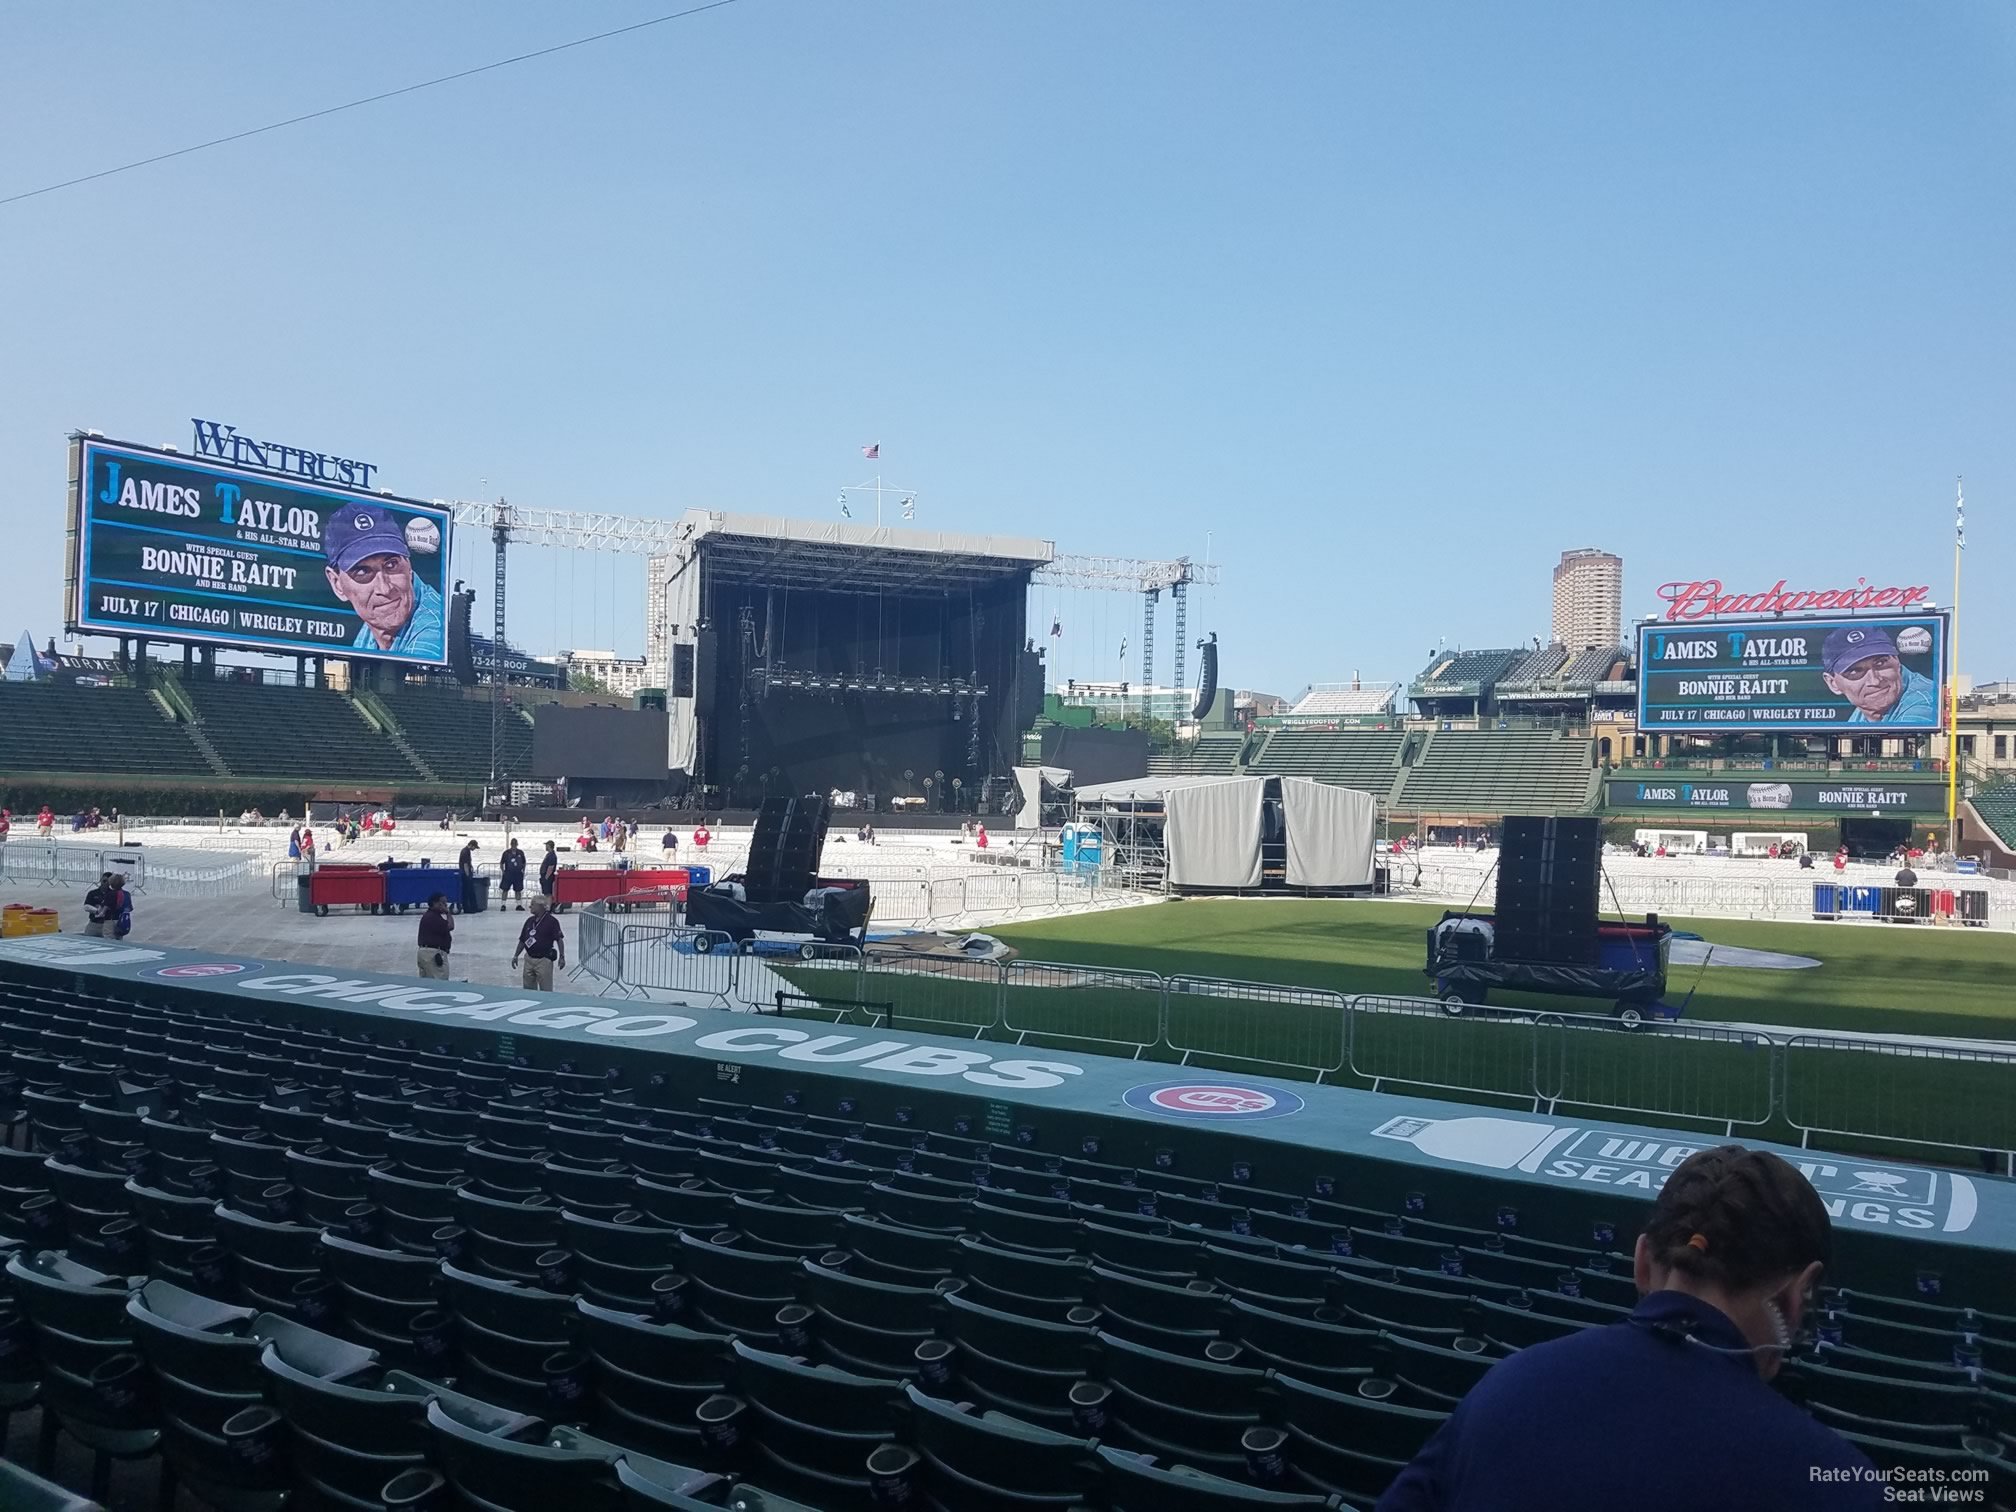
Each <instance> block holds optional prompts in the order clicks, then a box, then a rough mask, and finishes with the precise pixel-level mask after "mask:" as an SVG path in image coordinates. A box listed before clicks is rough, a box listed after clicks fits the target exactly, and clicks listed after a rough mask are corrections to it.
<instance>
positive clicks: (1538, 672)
mask: <svg viewBox="0 0 2016 1512" xmlns="http://www.w3.org/2000/svg"><path fill="white" fill-rule="evenodd" d="M1567 661H1568V648H1567V647H1566V646H1541V647H1540V648H1539V649H1537V650H1535V651H1533V652H1532V653H1530V654H1529V655H1528V656H1526V657H1525V658H1524V659H1523V660H1522V661H1520V662H1519V664H1518V665H1517V666H1515V667H1513V669H1512V670H1511V671H1510V672H1507V673H1506V674H1505V675H1504V676H1503V677H1501V678H1499V679H1498V686H1499V687H1501V688H1517V687H1523V686H1524V685H1525V684H1527V683H1534V682H1539V681H1541V680H1542V679H1544V678H1549V677H1552V676H1554V674H1555V673H1557V672H1559V671H1560V670H1561V668H1562V667H1563V666H1564V665H1565V664H1566V663H1567Z"/></svg>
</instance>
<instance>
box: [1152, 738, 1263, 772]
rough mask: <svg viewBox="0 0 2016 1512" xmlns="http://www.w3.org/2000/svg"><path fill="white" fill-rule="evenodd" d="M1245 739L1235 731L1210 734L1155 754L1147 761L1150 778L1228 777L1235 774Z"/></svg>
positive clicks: (1244, 745)
mask: <svg viewBox="0 0 2016 1512" xmlns="http://www.w3.org/2000/svg"><path fill="white" fill-rule="evenodd" d="M1245 748H1246V737H1245V735H1244V734H1243V733H1241V732H1239V731H1226V730H1210V731H1206V732H1205V733H1204V734H1201V735H1199V736H1198V737H1197V739H1196V740H1194V741H1193V742H1191V743H1190V744H1188V745H1181V746H1178V747H1176V748H1175V749H1174V750H1172V751H1155V752H1152V753H1151V754H1150V755H1149V757H1148V774H1149V775H1150V776H1151V777H1198V776H1208V777H1230V776H1233V775H1234V774H1236V773H1237V772H1238V770H1239V753H1240V752H1241V751H1242V750H1244V749H1245Z"/></svg>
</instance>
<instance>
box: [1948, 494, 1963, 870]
mask: <svg viewBox="0 0 2016 1512" xmlns="http://www.w3.org/2000/svg"><path fill="white" fill-rule="evenodd" d="M1966 549H1967V493H1966V489H1965V486H1964V484H1963V482H1962V480H1960V479H1957V478H1956V479H1954V482H1953V624H1952V627H1951V628H1950V630H1949V631H1948V633H1947V638H1946V658H1947V659H1946V848H1947V850H1948V851H1950V852H1952V853H1953V854H1955V855H1958V854H1959V852H1960V838H1959V833H1958V830H1957V828H1956V820H1957V818H1958V814H1959V798H1960V556H1961V553H1962V552H1964V551H1965V550H1966Z"/></svg>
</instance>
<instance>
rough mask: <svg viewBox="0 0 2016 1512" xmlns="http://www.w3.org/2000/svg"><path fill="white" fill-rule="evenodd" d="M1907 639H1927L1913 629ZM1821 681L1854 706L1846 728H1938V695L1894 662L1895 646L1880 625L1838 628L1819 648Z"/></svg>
mask: <svg viewBox="0 0 2016 1512" xmlns="http://www.w3.org/2000/svg"><path fill="white" fill-rule="evenodd" d="M1904 634H1905V636H1906V637H1907V638H1911V637H1924V638H1925V639H1926V640H1927V643H1928V646H1929V639H1930V638H1929V637H1928V636H1926V632H1925V631H1924V630H1923V629H1920V628H1918V627H1915V626H1914V627H1911V628H1908V629H1906V630H1905V631H1904ZM1820 677H1821V681H1823V682H1825V683H1826V684H1827V686H1828V687H1829V688H1830V689H1831V690H1832V691H1834V692H1835V693H1838V694H1840V695H1841V697H1843V698H1845V699H1847V700H1848V702H1850V703H1851V704H1853V705H1854V706H1855V712H1854V713H1853V714H1850V715H1849V716H1848V723H1849V724H1896V725H1920V726H1926V727H1930V726H1932V725H1936V724H1938V722H1939V690H1938V689H1937V688H1936V687H1935V686H1934V685H1933V682H1932V679H1931V678H1929V677H1927V676H1925V675H1924V674H1923V673H1922V672H1913V671H1912V670H1911V669H1910V668H1909V667H1907V666H1905V665H1904V663H1903V662H1902V661H1901V660H1899V658H1898V654H1897V641H1896V640H1895V638H1893V637H1892V636H1891V634H1890V632H1889V630H1888V629H1886V628H1884V627H1883V626H1881V625H1841V626H1838V627H1836V628H1835V629H1833V630H1830V631H1829V632H1828V633H1827V639H1826V640H1824V641H1823V642H1821V644H1820Z"/></svg>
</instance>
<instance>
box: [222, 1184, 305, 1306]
mask: <svg viewBox="0 0 2016 1512" xmlns="http://www.w3.org/2000/svg"><path fill="white" fill-rule="evenodd" d="M213 1217H214V1218H215V1220H216V1225H217V1228H216V1233H217V1244H218V1246H219V1247H220V1248H221V1249H222V1250H223V1251H224V1253H225V1254H226V1255H227V1256H229V1267H228V1268H229V1273H230V1275H231V1278H232V1279H233V1280H234V1281H235V1282H236V1284H237V1290H238V1297H237V1300H239V1301H241V1302H243V1303H244V1304H245V1305H246V1306H249V1307H255V1308H257V1309H259V1310H260V1311H261V1312H273V1313H279V1314H280V1315H281V1316H282V1317H285V1318H293V1319H294V1320H295V1321H297V1322H306V1323H312V1322H313V1321H314V1320H313V1319H312V1318H310V1317H308V1316H307V1315H306V1314H305V1313H304V1312H303V1307H304V1303H303V1300H302V1298H301V1296H300V1295H299V1294H297V1292H296V1288H298V1287H303V1286H305V1285H306V1284H308V1283H311V1282H314V1281H317V1280H319V1279H320V1278H321V1275H322V1268H321V1239H322V1235H321V1233H320V1231H319V1230H317V1229H312V1228H308V1227H306V1226H305V1225H303V1224H298V1223H286V1222H279V1221H275V1220H273V1219H268V1218H259V1217H255V1216H254V1215H252V1214H250V1213H245V1212H240V1211H239V1210H238V1209H236V1208H234V1207H230V1206H229V1205H227V1204H225V1203H221V1202H220V1203H218V1204H217V1206H216V1207H215V1209H214V1210H213ZM199 1289H201V1288H199Z"/></svg>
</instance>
